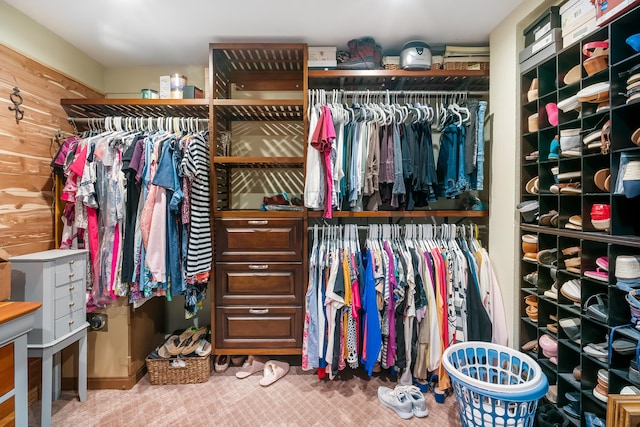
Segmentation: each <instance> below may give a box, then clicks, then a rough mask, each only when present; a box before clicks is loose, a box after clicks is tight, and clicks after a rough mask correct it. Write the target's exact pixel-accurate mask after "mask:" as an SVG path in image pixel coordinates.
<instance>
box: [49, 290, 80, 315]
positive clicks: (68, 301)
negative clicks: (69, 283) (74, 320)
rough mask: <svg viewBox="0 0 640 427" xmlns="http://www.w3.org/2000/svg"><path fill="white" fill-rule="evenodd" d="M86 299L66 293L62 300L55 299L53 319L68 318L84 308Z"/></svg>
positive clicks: (75, 294)
mask: <svg viewBox="0 0 640 427" xmlns="http://www.w3.org/2000/svg"><path fill="white" fill-rule="evenodd" d="M85 301H86V297H85V296H84V295H78V293H77V292H76V293H67V295H65V296H63V297H62V298H58V299H56V302H55V307H54V317H55V318H56V319H59V318H61V317H62V316H69V315H71V313H73V312H74V311H76V310H78V309H80V308H84V306H83V304H85Z"/></svg>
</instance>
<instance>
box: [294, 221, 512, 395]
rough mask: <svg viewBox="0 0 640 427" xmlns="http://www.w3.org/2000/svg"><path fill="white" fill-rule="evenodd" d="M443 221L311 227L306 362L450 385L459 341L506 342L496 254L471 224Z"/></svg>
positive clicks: (321, 369) (330, 370) (328, 370)
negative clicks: (363, 229) (449, 355)
mask: <svg viewBox="0 0 640 427" xmlns="http://www.w3.org/2000/svg"><path fill="white" fill-rule="evenodd" d="M466 227H467V226H456V225H448V224H444V225H441V226H433V225H430V224H420V225H418V224H407V225H405V226H404V227H401V226H399V225H379V224H371V225H369V228H368V230H367V235H366V238H365V240H364V244H363V245H362V246H361V243H360V238H359V235H358V226H357V225H355V224H347V225H340V226H323V227H318V226H317V225H316V226H314V227H313V232H312V233H313V234H312V236H310V242H311V250H310V252H309V277H308V287H307V292H306V295H305V299H306V304H305V306H306V313H305V323H304V333H303V348H302V368H303V369H305V370H309V369H316V368H317V369H318V375H319V376H320V377H323V376H325V375H328V376H329V378H331V379H332V378H334V377H335V375H337V373H338V372H339V371H341V370H343V369H345V368H346V367H347V366H349V367H350V368H357V367H359V366H361V367H363V368H364V369H365V370H366V371H367V373H368V374H369V375H371V374H372V372H373V371H374V370H375V369H377V368H382V369H388V368H391V367H394V368H395V369H396V371H397V372H398V374H399V377H400V379H399V383H401V384H411V383H412V381H413V379H414V378H416V379H419V380H428V379H429V378H431V376H432V375H433V374H434V373H435V374H437V375H438V376H439V379H440V386H441V388H442V389H444V388H447V387H448V386H447V381H448V380H447V375H446V373H445V371H444V369H443V368H442V365H441V356H442V353H443V352H444V350H445V349H446V348H447V347H448V346H449V345H451V344H453V343H455V342H458V341H465V340H482V341H491V342H494V343H498V344H502V345H506V344H507V325H506V316H505V313H504V305H503V302H502V294H501V291H500V287H499V285H498V283H497V279H496V276H495V274H494V273H493V267H492V265H491V260H490V258H489V254H488V253H487V251H486V250H485V249H484V248H483V247H482V245H481V244H480V242H479V241H478V240H477V238H476V237H475V234H474V233H473V232H472V230H473V228H470V230H469V232H467V228H466Z"/></svg>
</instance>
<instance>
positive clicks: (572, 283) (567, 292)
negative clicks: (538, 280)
mask: <svg viewBox="0 0 640 427" xmlns="http://www.w3.org/2000/svg"><path fill="white" fill-rule="evenodd" d="M560 293H561V294H562V295H564V297H565V298H566V299H568V300H570V301H573V302H577V303H580V301H581V300H580V293H581V283H580V279H571V280H568V281H566V282H564V283H563V284H562V287H561V288H560Z"/></svg>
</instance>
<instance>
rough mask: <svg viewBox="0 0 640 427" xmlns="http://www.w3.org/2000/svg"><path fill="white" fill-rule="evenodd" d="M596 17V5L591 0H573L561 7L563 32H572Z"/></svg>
mask: <svg viewBox="0 0 640 427" xmlns="http://www.w3.org/2000/svg"><path fill="white" fill-rule="evenodd" d="M595 18H596V7H595V6H594V5H593V4H592V3H591V1H590V0H571V1H568V2H567V3H565V4H564V5H563V6H562V7H561V8H560V19H561V21H562V32H563V33H565V32H566V33H567V34H568V33H570V32H572V31H574V30H575V29H576V28H579V27H581V26H582V25H583V24H584V23H585V22H587V21H589V20H591V19H593V20H595Z"/></svg>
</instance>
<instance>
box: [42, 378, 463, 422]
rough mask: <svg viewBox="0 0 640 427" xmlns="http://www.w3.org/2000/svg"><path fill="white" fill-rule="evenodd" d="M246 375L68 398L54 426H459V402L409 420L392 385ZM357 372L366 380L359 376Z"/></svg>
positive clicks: (431, 405)
mask: <svg viewBox="0 0 640 427" xmlns="http://www.w3.org/2000/svg"><path fill="white" fill-rule="evenodd" d="M238 369H240V368H234V367H230V368H229V369H227V371H226V372H224V373H222V374H220V373H213V374H212V376H211V379H210V380H209V381H208V382H206V383H203V384H186V385H161V386H160V385H151V384H150V383H149V379H148V376H145V377H144V378H142V379H141V380H140V381H139V382H138V384H136V385H135V386H134V387H133V388H132V389H131V390H125V391H123V390H89V391H88V394H87V401H86V402H84V403H80V402H79V401H78V399H77V397H76V393H74V392H70V391H64V392H63V393H62V397H61V399H60V400H58V401H55V402H54V403H53V408H52V412H53V417H52V423H51V424H52V425H53V426H83V427H85V426H104V427H107V426H144V425H148V426H151V425H153V426H172V427H176V426H392V425H418V424H419V425H431V426H438V427H448V426H460V425H461V424H460V420H459V416H458V412H457V406H456V403H455V396H453V395H451V396H449V397H447V399H446V402H445V403H444V404H438V403H436V402H435V400H434V398H433V393H428V394H426V395H425V397H426V400H427V406H428V409H429V416H428V417H427V418H416V417H413V418H412V419H410V420H403V419H401V418H400V417H398V416H397V415H396V414H395V412H393V411H392V410H391V409H388V408H386V407H385V406H383V405H382V404H381V403H380V402H379V401H378V397H377V390H378V386H380V385H386V386H388V387H394V386H395V382H394V379H392V378H390V377H388V376H386V375H385V374H379V375H378V376H375V375H376V374H374V377H372V378H367V376H366V374H364V375H353V372H352V371H348V370H347V371H345V372H343V373H341V375H340V376H339V377H337V378H336V379H335V380H333V381H330V380H327V379H324V380H319V379H318V378H317V376H316V375H315V374H313V373H311V372H305V371H302V370H301V369H300V367H299V366H292V367H291V370H290V371H289V373H288V374H287V375H286V376H285V377H284V378H282V379H280V380H279V381H277V382H276V383H274V384H272V385H271V386H269V387H262V386H260V384H259V380H260V378H261V377H262V374H261V373H258V374H255V375H253V376H251V377H248V378H245V379H242V380H240V379H237V378H236V377H235V372H236V371H237V370H238ZM358 372H361V371H360V370H359V371H358ZM39 412H40V402H37V403H36V404H34V405H33V406H31V407H30V408H29V425H30V426H37V425H39V422H40V416H39Z"/></svg>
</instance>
